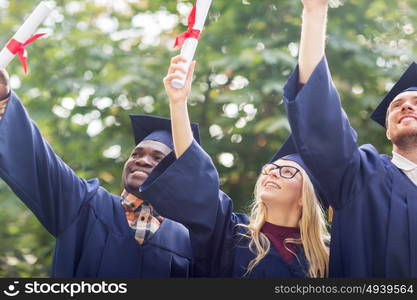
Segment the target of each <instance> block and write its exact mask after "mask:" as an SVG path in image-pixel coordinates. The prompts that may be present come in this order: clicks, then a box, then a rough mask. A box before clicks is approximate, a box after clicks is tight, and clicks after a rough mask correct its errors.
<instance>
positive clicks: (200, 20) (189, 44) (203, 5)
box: [171, 0, 212, 89]
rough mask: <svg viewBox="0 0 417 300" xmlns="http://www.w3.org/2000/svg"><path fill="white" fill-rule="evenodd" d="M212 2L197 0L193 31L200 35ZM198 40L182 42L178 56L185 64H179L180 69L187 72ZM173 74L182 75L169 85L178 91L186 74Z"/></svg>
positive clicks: (192, 39)
mask: <svg viewBox="0 0 417 300" xmlns="http://www.w3.org/2000/svg"><path fill="white" fill-rule="evenodd" d="M211 1H212V0H197V2H196V11H195V23H194V26H193V29H196V30H200V34H201V32H202V31H203V27H204V23H205V22H206V18H207V14H208V11H209V8H210V5H211ZM197 45H198V40H197V39H195V38H188V39H186V40H185V41H184V44H183V45H182V47H181V53H180V55H181V56H183V57H184V58H185V59H186V60H187V62H186V63H181V65H182V67H183V68H184V69H185V70H186V71H187V72H188V68H189V67H190V63H191V62H192V60H193V58H194V54H195V50H196V49H197ZM175 73H177V74H181V75H184V76H183V78H181V79H174V80H172V81H171V85H172V86H173V87H174V88H177V89H180V88H183V87H184V84H185V78H186V77H187V74H184V73H182V72H179V71H176V72H175Z"/></svg>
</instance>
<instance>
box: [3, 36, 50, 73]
mask: <svg viewBox="0 0 417 300" xmlns="http://www.w3.org/2000/svg"><path fill="white" fill-rule="evenodd" d="M45 34H46V33H38V34H35V35H33V36H31V37H30V38H29V39H28V40H27V41H26V42H24V43H21V42H19V41H16V40H15V39H11V40H10V41H9V42H8V43H7V46H6V47H7V49H9V51H10V52H11V53H12V54H15V55H16V54H17V55H18V56H19V59H20V62H21V63H22V66H23V70H25V74H28V66H27V62H26V60H27V52H26V49H25V46H27V45H29V44H32V43H33V42H34V41H36V40H37V39H38V38H40V37H41V36H44V35H45Z"/></svg>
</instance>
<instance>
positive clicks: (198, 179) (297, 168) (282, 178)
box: [140, 56, 328, 277]
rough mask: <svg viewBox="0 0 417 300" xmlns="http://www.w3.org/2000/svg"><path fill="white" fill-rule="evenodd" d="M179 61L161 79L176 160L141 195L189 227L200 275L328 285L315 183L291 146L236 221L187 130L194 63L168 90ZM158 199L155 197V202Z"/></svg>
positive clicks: (207, 159) (324, 232) (262, 177)
mask: <svg viewBox="0 0 417 300" xmlns="http://www.w3.org/2000/svg"><path fill="white" fill-rule="evenodd" d="M183 60H184V59H183V58H182V57H180V56H177V57H175V58H173V59H172V60H171V66H170V68H169V71H168V75H167V77H165V79H164V84H165V88H166V91H167V93H168V96H169V99H170V110H171V118H172V128H173V138H174V146H175V147H174V149H175V154H176V157H177V159H176V160H172V161H171V162H170V164H166V165H164V166H162V164H161V165H160V166H157V167H156V168H155V172H154V173H153V174H152V175H151V176H150V178H148V180H147V181H146V182H145V183H144V185H142V187H141V188H140V191H141V193H142V195H143V197H144V199H146V200H148V201H149V202H151V203H152V205H154V207H156V208H157V209H158V211H161V212H163V214H166V215H167V216H169V217H170V218H172V219H174V220H176V221H178V222H181V223H182V224H184V225H185V226H187V227H188V229H189V230H190V239H191V243H192V246H193V251H194V256H195V260H196V264H197V267H196V269H197V270H198V271H199V272H200V274H203V275H205V276H220V277H241V276H249V277H326V276H327V272H328V249H327V247H326V242H327V241H328V235H327V230H326V225H325V218H324V216H323V211H322V208H321V206H320V202H319V200H318V197H317V194H316V191H315V189H314V186H313V182H314V181H315V180H314V178H312V177H311V175H310V172H309V170H308V169H307V168H306V167H305V165H304V163H303V162H302V160H301V159H300V157H299V156H298V155H297V154H296V153H294V147H293V145H292V140H291V139H289V140H288V141H287V143H286V144H285V146H284V147H283V148H282V149H281V150H280V151H279V152H278V153H277V154H276V155H275V156H274V158H273V159H272V161H271V162H269V163H267V164H266V165H265V166H263V168H262V171H261V174H260V175H259V178H258V180H257V183H256V186H255V191H254V201H253V209H252V213H251V215H250V216H247V215H244V214H239V213H234V212H233V203H232V200H231V199H230V198H229V197H228V196H227V195H226V194H224V193H223V192H222V191H221V190H220V189H219V178H218V174H217V171H216V169H215V166H214V165H213V162H212V160H211V159H210V157H209V156H208V155H207V154H206V153H205V152H204V150H203V149H202V148H201V147H199V145H198V144H197V143H196V142H195V140H193V136H192V131H191V127H190V125H189V117H188V113H187V98H188V94H189V92H190V86H191V78H192V74H193V71H194V66H195V63H194V64H191V67H190V70H189V72H188V75H187V80H186V84H185V87H184V88H182V89H175V88H172V87H171V81H172V80H173V79H175V78H180V76H181V75H178V73H175V71H181V72H184V70H183V69H182V67H181V66H180V63H181V61H183ZM166 161H167V160H165V162H166ZM155 191H159V192H158V196H157V197H152V195H153V194H154V193H155ZM172 195H175V199H172Z"/></svg>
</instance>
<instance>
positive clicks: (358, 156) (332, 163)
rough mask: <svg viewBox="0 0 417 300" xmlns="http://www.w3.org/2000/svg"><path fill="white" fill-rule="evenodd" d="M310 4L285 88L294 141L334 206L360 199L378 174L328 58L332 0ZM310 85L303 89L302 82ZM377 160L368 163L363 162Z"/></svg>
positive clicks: (306, 4)
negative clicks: (364, 184)
mask: <svg viewBox="0 0 417 300" xmlns="http://www.w3.org/2000/svg"><path fill="white" fill-rule="evenodd" d="M302 1H303V3H304V12H303V24H302V34H301V45H302V46H301V48H302V49H301V51H300V59H299V65H298V67H297V68H296V69H295V71H294V72H293V73H292V74H291V76H290V78H289V79H288V82H287V83H286V85H285V87H284V102H285V105H286V110H287V114H288V120H289V123H290V126H291V130H292V134H293V138H294V142H295V144H296V145H297V149H298V150H299V153H300V155H301V156H302V158H303V160H304V162H305V163H306V164H307V165H308V167H309V169H310V170H311V171H312V172H313V173H314V175H315V177H316V178H317V179H318V180H319V182H320V185H321V188H322V190H323V191H325V194H326V196H327V197H328V199H327V200H328V201H329V202H330V203H331V205H332V206H333V207H334V208H339V207H343V206H344V205H345V204H346V203H347V202H348V201H351V200H352V199H354V197H352V194H353V193H354V192H355V191H356V190H357V189H356V185H357V184H358V183H359V182H361V181H360V180H358V179H359V178H370V177H372V173H374V172H378V170H380V167H381V165H380V164H379V162H378V160H372V159H369V158H367V157H366V154H365V153H363V152H360V151H359V150H358V146H357V143H356V142H357V136H356V133H355V131H354V130H353V128H352V127H351V126H350V123H349V120H348V118H347V116H346V113H345V112H344V110H343V108H342V106H341V102H340V98H339V94H338V92H337V90H336V88H335V86H334V84H333V81H332V78H331V74H330V70H329V68H328V65H327V60H326V57H325V56H324V37H325V26H326V13H327V1H323V0H302ZM300 82H301V83H304V84H305V85H304V86H303V87H302V88H301V89H299V83H300ZM363 159H366V160H367V161H368V160H369V161H373V162H375V164H370V163H367V164H363V163H362V160H363Z"/></svg>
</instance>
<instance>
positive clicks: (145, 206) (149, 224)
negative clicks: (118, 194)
mask: <svg viewBox="0 0 417 300" xmlns="http://www.w3.org/2000/svg"><path fill="white" fill-rule="evenodd" d="M121 204H122V206H123V208H124V210H125V214H126V218H127V222H128V224H129V226H130V228H132V229H133V230H135V239H136V240H137V241H138V243H139V244H143V243H144V242H145V241H147V240H148V239H149V238H150V237H151V236H152V235H153V234H154V233H155V232H156V231H157V230H158V229H159V227H160V226H161V223H162V221H163V220H164V218H163V217H161V216H160V215H159V214H158V213H157V212H156V211H155V209H154V208H153V207H152V205H150V204H149V203H147V202H145V201H143V200H142V199H140V198H138V197H136V196H134V195H132V194H130V193H128V192H127V191H126V190H123V193H122V200H121Z"/></svg>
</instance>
